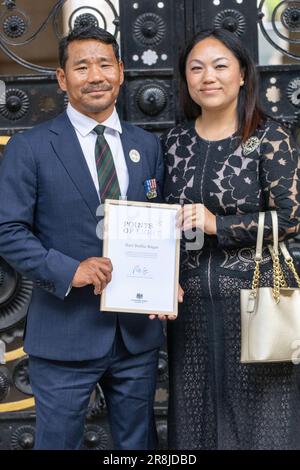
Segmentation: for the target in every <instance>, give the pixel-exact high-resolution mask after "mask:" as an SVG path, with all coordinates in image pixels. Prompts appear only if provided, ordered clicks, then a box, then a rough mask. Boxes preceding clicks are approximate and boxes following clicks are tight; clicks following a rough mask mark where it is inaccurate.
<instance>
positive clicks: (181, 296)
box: [149, 284, 184, 320]
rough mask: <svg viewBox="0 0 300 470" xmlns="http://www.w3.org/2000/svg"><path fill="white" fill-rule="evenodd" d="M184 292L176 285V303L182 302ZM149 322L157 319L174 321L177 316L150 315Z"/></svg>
mask: <svg viewBox="0 0 300 470" xmlns="http://www.w3.org/2000/svg"><path fill="white" fill-rule="evenodd" d="M183 296H184V290H183V289H182V287H181V285H180V284H179V285H178V302H179V303H182V302H183ZM149 318H150V320H155V318H159V320H176V318H177V315H156V314H152V315H149Z"/></svg>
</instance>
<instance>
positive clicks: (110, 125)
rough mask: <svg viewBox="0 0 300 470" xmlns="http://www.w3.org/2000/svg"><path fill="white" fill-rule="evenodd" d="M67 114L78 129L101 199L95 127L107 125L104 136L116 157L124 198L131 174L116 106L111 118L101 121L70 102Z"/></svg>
mask: <svg viewBox="0 0 300 470" xmlns="http://www.w3.org/2000/svg"><path fill="white" fill-rule="evenodd" d="M67 115H68V117H69V119H70V121H71V123H72V125H73V127H74V129H75V131H76V135H77V137H78V140H79V143H80V146H81V148H82V152H83V155H84V158H85V160H86V163H87V166H88V168H89V170H90V173H91V176H92V179H93V182H94V185H95V187H96V190H97V193H98V195H99V199H100V193H99V181H98V175H97V169H96V161H95V144H96V139H97V134H96V132H95V131H94V130H93V129H94V128H95V127H96V126H97V125H98V124H101V125H102V126H105V131H104V137H105V139H106V140H107V143H108V145H109V147H110V150H111V153H112V156H113V159H114V164H115V168H116V172H117V176H118V180H119V185H120V191H121V196H122V198H125V196H126V193H127V189H128V184H129V175H128V169H127V165H126V161H125V157H124V152H123V147H122V142H121V138H120V134H121V133H122V127H121V123H120V119H119V116H118V113H117V111H116V108H114V110H113V112H112V114H111V115H110V116H109V118H108V119H106V121H103V122H101V123H99V122H97V121H95V120H94V119H92V118H90V117H88V116H85V115H84V114H82V113H80V112H79V111H77V110H76V109H75V108H73V106H72V105H71V104H70V103H69V104H68V107H67Z"/></svg>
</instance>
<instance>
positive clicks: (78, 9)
mask: <svg viewBox="0 0 300 470" xmlns="http://www.w3.org/2000/svg"><path fill="white" fill-rule="evenodd" d="M19 3H20V4H21V3H22V9H21V8H20V6H19ZM30 3H31V2H30V1H28V2H26V1H23V2H21V1H20V2H18V1H17V0H15V1H14V0H5V1H4V2H2V5H1V6H0V49H1V50H2V57H6V58H7V57H8V58H9V60H10V61H11V63H14V64H18V65H19V66H21V67H23V69H22V70H23V71H22V72H17V73H15V74H13V75H8V74H5V70H1V71H0V74H1V75H0V80H2V82H0V145H1V146H2V147H0V152H1V150H3V147H4V145H5V144H6V142H7V140H8V139H9V136H10V135H11V134H13V133H14V132H18V131H22V130H24V129H27V128H30V127H32V126H33V125H35V124H37V123H39V122H41V121H44V120H46V119H49V118H51V117H53V116H54V115H56V114H58V113H59V112H61V111H62V110H63V109H64V108H65V106H66V104H67V99H66V96H64V94H63V93H62V92H61V91H60V90H59V89H58V86H57V83H56V80H55V76H54V67H51V66H49V65H47V64H41V63H36V62H34V61H30V60H28V58H25V57H24V56H23V55H22V53H21V52H19V51H22V50H23V49H22V48H24V47H25V48H26V47H27V48H31V47H32V45H34V44H36V42H40V43H41V44H43V45H44V46H45V47H46V44H45V42H43V40H42V35H43V34H44V33H45V31H47V30H49V29H50V30H51V31H52V34H53V37H52V41H53V43H56V41H57V38H59V37H60V36H61V35H62V34H63V31H66V30H67V29H68V28H70V27H76V26H77V25H79V24H86V23H90V22H92V23H95V24H99V25H100V26H102V27H105V28H107V29H109V30H110V31H112V32H113V33H114V34H115V35H118V34H119V33H120V42H121V51H122V56H123V60H124V62H125V70H126V80H125V84H124V86H123V89H122V94H121V97H120V100H119V105H118V106H119V112H120V114H121V115H122V117H123V118H124V119H126V120H128V121H131V122H132V123H134V124H137V125H140V126H142V127H144V128H146V129H149V130H150V131H152V132H157V133H161V132H163V131H165V130H166V129H168V128H169V127H171V126H173V125H174V124H175V123H176V122H178V121H179V120H180V119H181V113H180V109H179V106H178V99H177V91H178V73H177V61H178V54H179V51H180V45H182V44H183V43H184V42H185V40H186V39H187V38H188V37H190V36H191V35H192V34H193V33H194V32H196V31H198V30H200V29H203V28H206V27H211V26H213V25H214V26H216V27H225V28H228V29H229V30H230V31H232V32H233V33H235V34H237V35H239V36H240V37H241V39H242V40H243V41H244V43H245V44H246V45H247V46H248V48H249V49H250V52H251V53H252V55H253V57H254V58H255V60H256V61H257V63H258V62H259V60H258V58H259V47H258V32H259V31H261V34H262V37H263V38H264V39H265V44H267V45H268V47H270V48H272V49H273V50H274V51H275V50H278V51H280V52H281V53H282V54H283V57H284V58H287V59H289V60H293V61H294V64H287V63H285V64H284V63H283V64H277V65H258V69H259V72H260V75H261V98H262V101H263V104H264V106H265V109H266V110H267V111H268V113H269V114H271V115H274V116H276V117H277V118H279V119H281V120H282V121H284V122H285V123H287V125H289V126H290V127H291V128H292V129H293V131H294V132H295V134H296V135H297V136H298V132H299V127H300V125H299V123H300V121H299V120H300V63H299V59H300V57H299V56H300V54H298V53H297V47H299V43H300V41H299V40H298V34H299V32H300V1H299V0H297V1H296V0H295V1H290V0H285V1H284V0H283V1H281V0H278V1H277V0H269V1H268V0H261V1H259V2H257V1H256V0H163V1H158V0H155V1H154V0H136V1H135V0H121V1H120V2H119V3H120V5H119V13H118V8H117V7H116V4H117V3H118V2H113V1H112V0H94V1H91V0H90V1H86V2H85V1H79V2H78V1H77V2H76V1H74V2H73V3H74V5H73V7H72V5H68V3H69V4H72V0H60V1H55V0H52V1H51V0H49V2H48V3H49V6H48V8H49V10H48V14H46V16H45V17H44V18H43V20H42V21H41V22H40V23H39V24H37V25H36V27H35V28H34V27H33V26H31V24H32V23H34V22H32V21H31V20H32V19H33V16H34V14H33V13H32V14H30V11H29V9H28V11H27V10H26V4H28V8H29V5H30ZM24 5H25V7H24ZM267 5H268V6H269V21H268V22H267V21H266V14H265V12H266V6H267ZM64 9H65V10H64ZM40 52H41V53H42V49H40ZM0 66H1V56H0ZM28 71H29V72H30V74H29V75H27V74H25V72H27V73H28ZM0 160H1V153H0ZM0 204H1V201H0ZM31 289H32V284H31V282H30V281H29V280H27V279H25V278H24V277H22V276H21V275H19V274H18V273H16V272H15V271H14V270H13V269H12V268H11V267H10V266H9V265H7V263H6V262H5V261H4V260H1V259H0V449H29V448H32V446H33V443H34V401H33V398H32V395H31V389H30V383H29V379H28V371H27V358H26V355H25V353H24V352H23V349H22V333H23V325H24V319H25V316H26V312H27V308H28V304H29V302H30V295H31ZM1 359H2V364H1ZM167 396H168V389H167V354H166V351H165V350H162V351H161V352H160V362H159V368H158V385H157V393H156V403H155V410H156V417H157V424H158V432H159V438H160V446H161V448H165V446H166V414H167ZM110 444H111V441H110V435H109V428H108V425H107V422H106V410H105V402H104V399H103V396H102V393H101V389H100V388H99V387H97V388H96V389H95V391H94V393H93V396H92V398H91V402H90V406H89V411H88V415H87V422H86V432H85V442H84V446H85V448H87V449H106V448H109V447H110Z"/></svg>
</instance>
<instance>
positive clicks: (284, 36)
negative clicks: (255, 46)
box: [258, 0, 300, 60]
mask: <svg viewBox="0 0 300 470" xmlns="http://www.w3.org/2000/svg"><path fill="white" fill-rule="evenodd" d="M266 3H267V2H266V0H261V2H260V4H259V7H258V20H259V25H260V29H261V32H262V34H263V35H264V37H265V38H266V40H267V41H268V42H269V43H270V44H272V46H273V47H274V48H275V49H277V50H278V51H280V52H281V53H282V54H284V55H286V56H288V57H291V58H292V59H294V60H300V55H298V54H295V53H293V52H291V51H290V50H289V46H290V45H294V46H297V45H300V0H294V1H291V0H282V1H278V3H277V5H275V6H274V7H273V8H272V11H271V12H270V14H269V16H270V24H271V26H272V36H273V37H272V36H271V35H270V33H269V31H268V30H267V28H266V14H265V11H266V7H267V6H266ZM274 34H275V38H274Z"/></svg>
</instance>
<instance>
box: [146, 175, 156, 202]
mask: <svg viewBox="0 0 300 470" xmlns="http://www.w3.org/2000/svg"><path fill="white" fill-rule="evenodd" d="M144 188H145V193H146V196H147V198H148V199H153V198H155V197H157V191H156V189H157V185H156V179H155V178H152V179H149V180H146V181H145V182H144Z"/></svg>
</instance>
